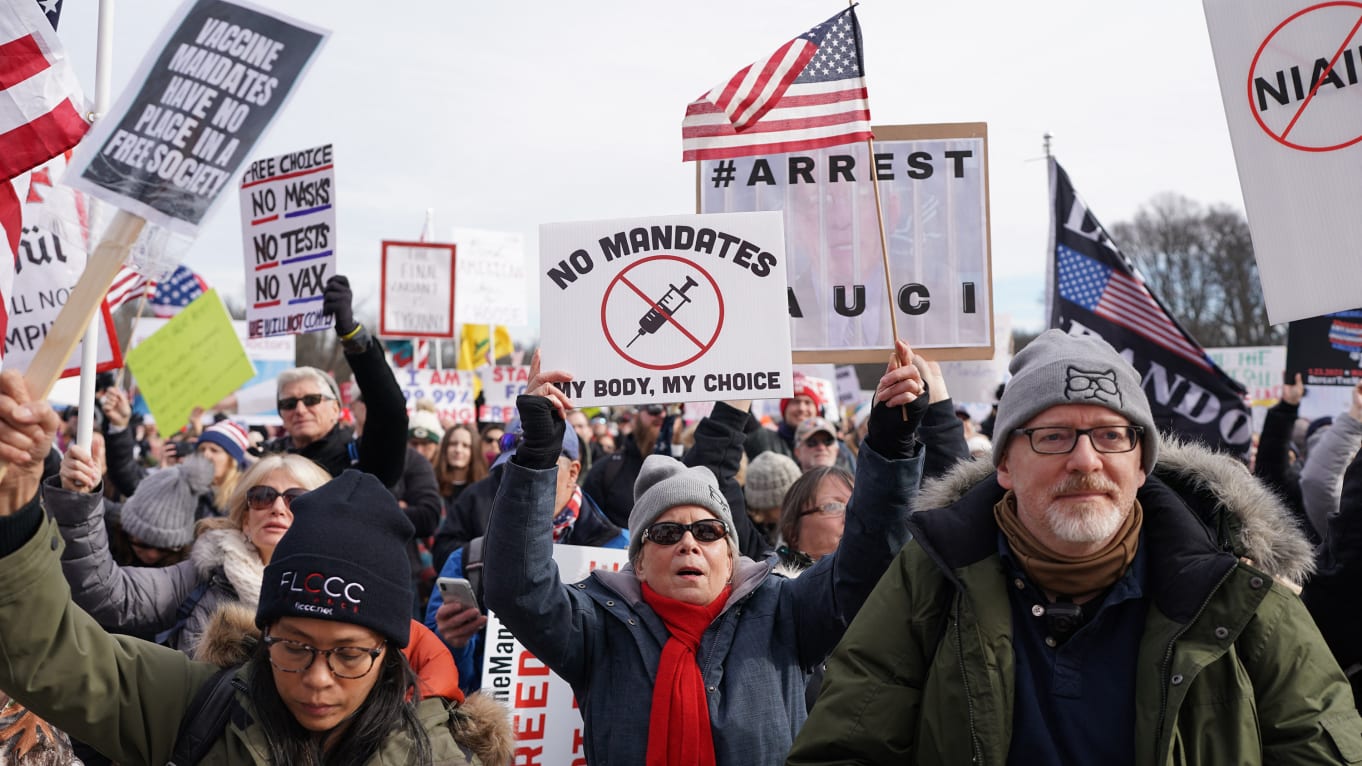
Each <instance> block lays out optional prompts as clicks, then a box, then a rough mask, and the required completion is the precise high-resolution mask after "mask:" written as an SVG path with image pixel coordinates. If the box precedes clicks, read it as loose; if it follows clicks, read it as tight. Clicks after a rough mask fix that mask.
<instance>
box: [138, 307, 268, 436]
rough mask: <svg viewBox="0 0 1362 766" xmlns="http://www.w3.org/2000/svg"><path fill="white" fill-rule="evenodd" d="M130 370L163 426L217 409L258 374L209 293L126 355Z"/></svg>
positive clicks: (229, 321) (228, 319)
mask: <svg viewBox="0 0 1362 766" xmlns="http://www.w3.org/2000/svg"><path fill="white" fill-rule="evenodd" d="M127 363H128V369H129V370H130V371H131V372H132V374H133V375H134V376H135V377H136V379H137V388H138V390H139V391H140V392H141V394H142V396H143V397H144V398H145V399H146V400H147V406H149V407H150V408H151V414H152V416H153V417H155V418H156V422H157V423H160V424H162V428H163V429H165V428H170V429H176V428H179V427H180V426H182V425H183V424H184V423H185V422H187V421H188V420H189V413H190V412H191V411H193V409H194V408H195V407H212V406H213V405H215V404H217V403H218V402H219V401H221V400H222V399H224V398H225V397H227V395H228V394H231V393H232V392H233V391H235V390H236V389H237V388H238V387H239V386H241V384H242V383H245V382H246V381H247V380H250V379H251V378H252V377H253V376H254V375H255V367H254V366H253V365H252V364H251V360H250V359H249V358H247V356H246V350H245V349H244V348H242V346H241V341H240V340H239V339H238V338H237V334H236V331H235V330H234V329H232V318H231V317H230V316H228V314H227V308H226V307H225V306H223V305H222V299H221V298H219V297H218V294H217V291H216V290H209V291H208V292H206V293H204V294H203V295H201V296H199V298H198V299H197V300H195V301H194V302H193V303H191V304H189V306H187V307H186V308H185V309H184V310H183V311H181V312H180V313H179V314H177V315H176V316H175V317H174V318H173V319H170V320H169V321H167V322H166V323H165V325H164V326H162V327H161V329H160V330H158V331H157V332H156V333H155V334H154V335H152V336H151V337H149V338H147V339H146V340H144V341H142V342H141V343H139V344H137V345H136V346H134V347H133V348H132V349H131V350H129V351H128V354H127Z"/></svg>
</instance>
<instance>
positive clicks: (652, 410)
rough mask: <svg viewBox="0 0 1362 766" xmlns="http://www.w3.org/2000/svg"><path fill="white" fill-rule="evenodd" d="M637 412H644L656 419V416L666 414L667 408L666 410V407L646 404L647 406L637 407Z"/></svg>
mask: <svg viewBox="0 0 1362 766" xmlns="http://www.w3.org/2000/svg"><path fill="white" fill-rule="evenodd" d="M638 411H639V412H646V413H648V414H649V415H652V416H653V417H657V416H658V415H661V414H662V413H664V412H666V411H667V408H666V407H663V406H662V405H660V404H648V405H644V406H642V407H639V408H638Z"/></svg>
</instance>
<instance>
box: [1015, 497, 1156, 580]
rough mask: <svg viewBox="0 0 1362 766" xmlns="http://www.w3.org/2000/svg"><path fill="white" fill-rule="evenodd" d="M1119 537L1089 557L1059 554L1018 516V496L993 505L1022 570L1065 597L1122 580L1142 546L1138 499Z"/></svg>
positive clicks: (1140, 510) (1141, 516)
mask: <svg viewBox="0 0 1362 766" xmlns="http://www.w3.org/2000/svg"><path fill="white" fill-rule="evenodd" d="M1133 502H1134V506H1133V507H1132V508H1131V511H1130V514H1129V515H1128V516H1126V520H1125V522H1124V523H1123V524H1122V525H1121V528H1120V529H1119V530H1117V532H1116V536H1115V537H1113V538H1112V539H1111V542H1109V543H1107V544H1106V545H1105V546H1103V547H1102V549H1101V550H1099V551H1097V552H1095V553H1091V554H1088V555H1086V556H1066V555H1064V554H1060V553H1056V552H1054V551H1052V550H1050V549H1049V548H1047V547H1046V546H1045V544H1044V543H1042V542H1040V540H1038V539H1037V538H1036V536H1035V535H1033V534H1032V533H1031V530H1029V529H1027V528H1026V527H1025V526H1024V525H1023V524H1022V523H1021V518H1020V517H1019V516H1018V515H1017V496H1016V494H1015V493H1013V492H1012V490H1008V491H1007V494H1006V495H1003V499H1002V500H999V501H998V503H997V505H994V506H993V518H994V519H996V520H997V522H998V528H999V529H1001V530H1002V533H1003V536H1004V537H1006V538H1007V545H1008V547H1009V548H1011V549H1012V554H1013V555H1014V556H1016V557H1017V560H1018V561H1019V562H1020V563H1021V567H1022V569H1023V570H1024V571H1025V572H1026V574H1027V576H1028V577H1030V578H1031V579H1032V580H1033V581H1034V582H1035V583H1036V584H1037V585H1039V586H1040V587H1041V588H1043V589H1044V590H1047V591H1050V592H1052V593H1058V594H1060V595H1064V596H1081V595H1084V594H1088V593H1097V592H1099V591H1103V590H1106V589H1107V588H1109V587H1111V586H1112V585H1114V584H1115V583H1116V581H1117V580H1119V579H1121V575H1123V574H1125V571H1126V570H1127V569H1129V568H1130V563H1131V562H1132V561H1134V560H1135V552H1136V551H1137V550H1138V549H1139V547H1140V527H1141V526H1142V525H1143V523H1144V510H1143V509H1142V508H1141V507H1140V501H1139V500H1135V501H1133Z"/></svg>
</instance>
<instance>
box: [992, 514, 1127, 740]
mask: <svg viewBox="0 0 1362 766" xmlns="http://www.w3.org/2000/svg"><path fill="white" fill-rule="evenodd" d="M998 550H999V554H1000V555H1001V556H1002V560H1003V567H1004V571H1006V572H1007V574H1008V579H1009V581H1010V582H1009V585H1008V589H1007V590H1008V596H1009V599H1008V600H1009V601H1010V602H1011V604H1012V640H1013V652H1014V654H1015V656H1016V697H1015V699H1014V701H1013V709H1012V710H1013V712H1012V742H1011V745H1010V746H1009V748H1008V754H1007V762H1008V763H1009V764H1016V765H1017V766H1021V765H1022V764H1028V765H1029V764H1038V763H1044V764H1075V765H1077V764H1093V763H1098V764H1102V766H1124V765H1125V764H1131V763H1133V760H1132V758H1133V757H1134V752H1135V747H1134V746H1135V670H1136V660H1137V659H1138V656H1139V652H1140V636H1141V634H1142V633H1143V632H1144V621H1145V612H1146V610H1147V608H1148V604H1147V602H1146V601H1145V599H1144V585H1145V559H1146V556H1145V540H1144V534H1143V533H1141V534H1140V545H1139V548H1138V550H1137V551H1136V553H1135V560H1134V561H1133V562H1132V563H1131V566H1130V568H1129V569H1127V570H1126V572H1125V574H1124V575H1122V576H1121V579H1119V580H1117V581H1116V583H1115V584H1114V585H1112V586H1111V588H1110V589H1109V590H1108V591H1107V593H1106V595H1105V597H1103V598H1101V599H1094V600H1092V601H1089V602H1088V603H1086V604H1083V605H1082V606H1083V617H1084V618H1085V619H1084V622H1083V624H1082V626H1081V627H1079V628H1078V629H1077V630H1076V631H1074V632H1072V633H1071V634H1070V635H1069V636H1068V637H1067V639H1065V638H1064V637H1063V636H1062V635H1059V634H1058V633H1057V632H1056V631H1055V630H1054V627H1055V626H1054V625H1053V624H1052V621H1051V620H1047V619H1046V616H1045V611H1046V609H1047V607H1049V606H1050V605H1049V602H1048V601H1047V599H1046V598H1045V597H1044V596H1043V595H1042V594H1041V591H1040V589H1039V588H1038V587H1037V586H1036V585H1035V584H1034V583H1032V582H1031V581H1030V579H1028V578H1027V576H1026V574H1025V572H1023V571H1022V568H1021V566H1020V564H1019V563H1018V561H1017V560H1016V558H1015V557H1014V556H1013V555H1012V551H1011V549H1010V548H1009V546H1008V544H1007V539H1006V537H1004V536H1003V534H1002V533H1001V532H999V533H998Z"/></svg>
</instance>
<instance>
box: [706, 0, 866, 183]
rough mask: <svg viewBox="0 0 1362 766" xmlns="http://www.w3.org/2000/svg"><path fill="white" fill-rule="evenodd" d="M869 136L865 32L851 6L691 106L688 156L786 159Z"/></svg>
mask: <svg viewBox="0 0 1362 766" xmlns="http://www.w3.org/2000/svg"><path fill="white" fill-rule="evenodd" d="M870 137H871V133H870V102H869V96H868V95H867V93H866V86H865V67H864V65H863V58H862V55H861V27H860V25H859V24H858V23H857V22H856V13H855V11H854V9H852V8H848V9H846V10H845V11H842V12H841V13H839V14H837V15H836V16H833V17H832V18H830V19H828V20H827V21H825V22H823V23H822V24H819V25H818V26H816V27H814V28H813V29H810V30H809V31H808V32H805V33H804V34H802V35H800V36H799V37H796V38H795V39H793V40H791V41H790V42H788V43H786V44H785V45H782V46H781V47H780V48H779V49H777V50H776V52H775V53H773V54H771V55H770V56H768V57H766V58H764V59H762V60H760V61H757V62H755V63H753V64H751V65H750V66H747V67H745V68H744V69H742V70H740V71H739V72H738V73H737V74H735V75H733V76H732V77H731V78H729V79H728V80H727V81H726V82H723V83H720V84H719V85H717V86H715V88H714V89H713V90H711V91H709V92H708V93H706V94H704V95H703V96H701V97H700V98H698V99H696V100H695V101H694V102H692V103H691V104H690V105H689V106H687V107H686V117H685V120H683V121H682V123H681V148H682V154H681V158H682V160H683V161H688V160H713V159H731V158H733V157H747V156H751V155H754V154H780V153H783V152H795V151H807V150H810V149H821V148H824V147H828V146H840V145H842V144H850V143H855V142H857V141H862V140H865V139H868V138H870Z"/></svg>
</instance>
